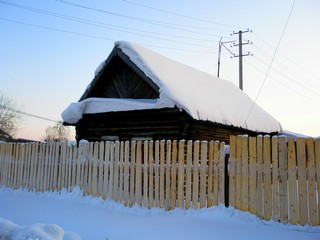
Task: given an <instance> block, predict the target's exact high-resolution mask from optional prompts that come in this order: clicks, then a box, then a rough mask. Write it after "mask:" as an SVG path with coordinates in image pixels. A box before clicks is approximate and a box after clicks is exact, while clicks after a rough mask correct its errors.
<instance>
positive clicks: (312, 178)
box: [306, 138, 319, 226]
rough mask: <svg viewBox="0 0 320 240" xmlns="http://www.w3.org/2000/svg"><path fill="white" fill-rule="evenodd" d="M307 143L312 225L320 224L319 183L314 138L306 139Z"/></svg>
mask: <svg viewBox="0 0 320 240" xmlns="http://www.w3.org/2000/svg"><path fill="white" fill-rule="evenodd" d="M306 144H307V171H308V193H309V218H310V221H309V223H310V224H311V225H312V226H317V225H319V220H318V212H317V185H316V164H315V151H314V150H315V147H314V140H313V139H312V138H308V139H306Z"/></svg>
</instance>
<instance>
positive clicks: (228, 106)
mask: <svg viewBox="0 0 320 240" xmlns="http://www.w3.org/2000/svg"><path fill="white" fill-rule="evenodd" d="M115 45H116V47H117V48H119V49H120V50H121V51H122V52H123V53H124V54H125V55H127V56H128V57H129V58H130V60H131V61H132V62H133V63H135V64H136V65H137V66H138V67H139V68H140V69H141V70H142V71H143V72H144V73H145V74H146V76H147V77H149V78H150V79H151V80H152V81H153V82H154V83H155V84H156V85H158V87H159V88H160V99H163V100H164V99H167V100H169V101H168V102H174V104H175V105H176V106H177V107H179V108H182V109H184V110H185V111H186V112H187V113H189V114H190V115H191V116H192V117H193V118H194V119H197V120H205V121H206V120H208V121H211V122H217V123H221V124H225V125H233V126H236V127H242V128H246V129H250V130H253V131H259V132H279V131H281V125H280V123H279V122H278V121H277V120H276V119H274V118H273V117H272V116H271V115H270V114H269V113H267V112H266V111H264V110H263V109H262V108H261V107H260V106H258V105H257V104H255V103H254V102H253V101H252V99H251V98H250V97H249V96H248V95H247V94H245V93H244V92H243V91H241V90H240V89H239V88H238V87H236V86H235V85H234V84H233V83H231V82H229V81H225V80H223V79H220V78H217V77H215V76H213V75H210V74H208V73H205V72H202V71H199V70H197V69H194V68H192V67H189V66H187V65H184V64H182V63H179V62H176V61H174V60H172V59H169V58H167V57H164V56H162V55H159V54H157V53H155V52H153V51H151V50H149V49H146V48H144V47H142V46H139V45H137V44H133V43H129V42H123V41H121V42H116V43H115ZM253 105H254V107H253V108H252V106H253ZM251 108H252V111H251V113H250V116H249V118H248V119H247V117H248V114H249V112H250V110H251Z"/></svg>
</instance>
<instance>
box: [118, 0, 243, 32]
mask: <svg viewBox="0 0 320 240" xmlns="http://www.w3.org/2000/svg"><path fill="white" fill-rule="evenodd" d="M123 1H124V2H126V3H129V4H132V5H136V6H139V7H143V8H147V9H152V10H154V11H158V12H162V13H166V14H170V15H173V16H178V17H183V18H187V19H191V20H195V21H199V22H206V23H210V24H216V25H221V26H226V27H232V28H240V29H244V28H241V27H237V26H233V25H229V24H224V23H219V22H214V21H209V20H205V19H200V18H195V17H191V16H188V15H183V14H178V13H175V12H170V11H166V10H162V9H159V8H155V7H150V6H147V5H144V4H139V3H135V2H132V1H128V0H123ZM214 30H216V31H226V32H229V30H224V29H214Z"/></svg>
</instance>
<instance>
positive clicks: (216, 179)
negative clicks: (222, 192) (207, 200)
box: [213, 141, 219, 206]
mask: <svg viewBox="0 0 320 240" xmlns="http://www.w3.org/2000/svg"><path fill="white" fill-rule="evenodd" d="M213 151H214V156H213V205H214V206H216V205H218V196H219V142H218V141H215V142H214V147H213Z"/></svg>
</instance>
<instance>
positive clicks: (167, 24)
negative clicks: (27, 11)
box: [55, 0, 220, 37]
mask: <svg viewBox="0 0 320 240" xmlns="http://www.w3.org/2000/svg"><path fill="white" fill-rule="evenodd" d="M55 1H57V2H60V3H63V4H66V5H70V6H73V7H77V8H82V9H87V10H90V11H95V12H100V13H104V14H108V15H112V16H116V17H121V18H125V19H129V20H134V21H139V22H143V23H148V24H152V25H156V26H161V27H166V28H169V29H175V30H179V31H184V32H189V33H195V34H200V35H205V36H212V37H220V36H218V35H213V34H209V33H207V31H208V30H215V29H212V28H204V27H199V26H190V25H183V24H175V23H172V22H164V21H156V20H152V19H146V18H141V17H135V16H130V15H125V14H120V13H116V12H111V11H106V10H103V9H99V8H93V7H89V6H85V5H80V4H76V3H72V2H69V1H64V0H55ZM185 28H188V29H185ZM190 28H193V29H197V30H199V29H202V30H205V31H206V32H199V31H192V30H190Z"/></svg>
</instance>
